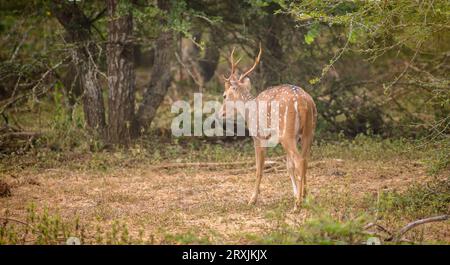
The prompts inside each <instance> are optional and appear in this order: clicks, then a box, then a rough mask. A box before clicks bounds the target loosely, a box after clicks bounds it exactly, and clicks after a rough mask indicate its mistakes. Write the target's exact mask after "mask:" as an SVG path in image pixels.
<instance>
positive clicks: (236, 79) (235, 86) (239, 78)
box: [220, 43, 262, 117]
mask: <svg viewBox="0 0 450 265" xmlns="http://www.w3.org/2000/svg"><path fill="white" fill-rule="evenodd" d="M234 51H235V48H233V50H232V51H231V55H230V66H231V71H230V76H229V77H225V76H224V77H223V78H224V80H225V84H224V88H225V90H224V93H223V104H222V108H221V111H220V113H221V116H222V117H224V116H225V115H226V107H225V105H226V103H227V102H236V101H239V100H241V101H246V100H248V98H249V97H250V90H251V82H250V78H248V75H250V73H251V72H253V70H255V68H256V66H257V65H258V63H259V60H260V59H261V53H262V49H261V43H260V44H259V53H258V56H257V57H256V59H255V63H254V64H253V66H252V67H250V69H248V70H247V71H245V72H244V73H243V74H241V75H238V73H237V65H238V63H239V62H240V61H241V59H242V57H241V58H239V59H238V60H237V61H236V62H234Z"/></svg>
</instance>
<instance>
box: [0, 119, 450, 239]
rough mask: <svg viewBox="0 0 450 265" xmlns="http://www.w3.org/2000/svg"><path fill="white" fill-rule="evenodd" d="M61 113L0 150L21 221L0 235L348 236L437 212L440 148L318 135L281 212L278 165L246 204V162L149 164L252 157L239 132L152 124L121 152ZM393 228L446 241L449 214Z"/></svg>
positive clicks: (282, 178)
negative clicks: (15, 145)
mask: <svg viewBox="0 0 450 265" xmlns="http://www.w3.org/2000/svg"><path fill="white" fill-rule="evenodd" d="M64 115H65V114H61V115H60V116H57V115H56V116H54V115H49V116H48V117H47V118H46V119H42V123H45V122H47V123H48V126H47V127H48V128H50V129H49V130H48V133H47V134H45V136H44V137H43V138H40V139H39V140H36V141H35V142H33V145H32V146H31V147H29V148H28V149H24V150H23V151H21V152H19V151H13V152H3V155H2V156H1V158H0V159H1V160H0V180H2V181H4V182H7V183H9V184H10V185H11V187H12V188H11V191H12V196H10V197H4V198H0V217H3V218H12V219H15V220H19V221H21V222H24V223H26V224H27V225H24V224H21V223H18V222H14V221H8V222H3V221H2V222H1V224H0V243H1V244H63V243H64V242H65V240H66V239H67V237H69V236H77V237H79V238H81V239H82V242H83V243H84V244H141V243H143V244H209V243H211V244H233V243H238V244H255V243H267V244H360V243H363V242H365V240H366V239H367V237H368V234H367V231H365V230H364V229H363V227H364V225H365V224H367V223H368V222H376V223H379V224H380V225H383V226H384V227H386V228H388V229H389V230H391V231H397V230H398V229H400V228H401V227H402V226H404V225H405V224H406V223H408V222H411V221H414V220H416V219H419V218H423V217H429V216H434V215H438V214H446V213H447V214H448V213H449V208H448V207H449V206H448V205H449V204H450V203H449V197H448V194H449V193H450V192H449V188H448V187H449V184H448V183H449V179H448V175H449V173H450V171H449V169H448V166H446V165H448V163H447V164H446V163H445V161H444V162H442V161H443V160H442V159H440V158H442V157H444V158H445V157H446V156H448V154H447V155H446V154H445V150H443V148H442V146H435V145H422V146H421V147H420V148H417V143H416V142H415V141H412V140H407V139H381V138H379V137H376V136H365V135H359V136H358V137H356V138H354V139H347V138H344V137H341V136H335V137H334V138H328V139H326V140H323V137H321V135H318V136H317V137H316V142H315V143H314V146H313V150H312V157H311V160H312V161H313V162H314V166H311V167H310V168H309V170H308V192H309V193H308V194H309V195H308V202H307V203H305V205H304V206H303V207H302V209H301V211H300V212H298V213H293V212H292V211H291V210H292V208H293V196H292V191H291V189H292V188H291V184H290V180H289V178H288V176H287V174H286V172H284V171H279V172H272V173H268V174H265V175H264V177H263V180H262V185H261V195H260V199H259V201H258V203H257V204H256V206H248V205H247V200H248V199H249V197H250V194H251V192H252V190H253V185H254V170H253V169H251V168H250V167H251V166H246V167H244V166H240V167H239V168H230V169H229V168H209V169H200V168H177V169H161V170H155V169H154V168H152V166H153V165H157V164H160V163H166V162H171V163H174V162H195V161H204V162H225V163H226V162H234V161H253V160H254V157H253V155H254V154H253V143H252V141H251V139H226V138H225V139H214V140H211V139H206V138H196V137H192V138H172V137H170V132H168V131H167V130H164V129H160V128H159V127H157V126H156V127H154V128H153V130H152V131H151V133H150V134H149V135H147V136H145V137H143V138H142V139H140V140H139V141H137V142H136V143H135V144H134V145H133V146H131V147H130V148H129V149H127V150H125V149H119V148H117V149H109V150H107V149H104V147H103V146H102V144H101V142H99V141H98V140H96V139H95V138H90V137H89V136H87V135H86V134H84V133H83V128H82V126H81V124H80V123H79V119H78V118H77V117H74V118H73V120H72V121H71V122H67V120H68V118H67V116H64ZM32 118H33V117H22V120H21V122H22V123H23V124H27V122H28V121H27V119H29V120H31V119H32ZM29 123H30V124H31V122H29ZM444 149H445V148H444ZM268 155H269V157H274V156H281V155H283V150H282V148H281V147H280V146H277V147H276V148H273V149H270V150H269V152H268ZM436 161H441V163H440V164H439V163H436ZM236 169H241V170H242V172H241V173H238V174H237V173H233V170H236ZM27 205H34V206H33V207H31V208H30V206H27ZM33 216H34V217H33ZM27 227H28V228H27ZM31 227H32V228H31ZM405 236H406V237H407V239H409V240H411V241H412V242H415V243H430V244H433V243H442V244H449V243H450V226H449V222H440V223H433V224H427V225H423V226H420V227H418V228H416V229H413V230H412V231H410V232H408V233H407V235H405Z"/></svg>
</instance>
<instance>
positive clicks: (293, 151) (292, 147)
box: [281, 140, 303, 211]
mask: <svg viewBox="0 0 450 265" xmlns="http://www.w3.org/2000/svg"><path fill="white" fill-rule="evenodd" d="M281 144H282V145H283V148H284V150H285V151H286V153H287V156H288V157H289V158H290V161H292V162H293V164H294V173H295V174H294V175H295V177H294V180H293V183H295V186H296V187H297V191H298V192H297V193H296V194H295V207H294V211H295V210H297V209H298V206H300V205H301V202H302V200H301V199H302V197H301V191H302V190H303V187H302V184H303V182H302V179H301V177H302V162H301V160H302V158H301V155H300V153H299V152H298V149H297V144H296V141H295V140H289V141H282V142H281Z"/></svg>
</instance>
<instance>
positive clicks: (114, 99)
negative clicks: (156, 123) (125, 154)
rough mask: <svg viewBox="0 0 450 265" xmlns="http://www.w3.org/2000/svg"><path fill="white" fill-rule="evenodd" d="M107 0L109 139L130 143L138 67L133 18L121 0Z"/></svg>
mask: <svg viewBox="0 0 450 265" xmlns="http://www.w3.org/2000/svg"><path fill="white" fill-rule="evenodd" d="M119 1H120V0H108V1H107V8H108V15H109V22H108V45H107V52H108V58H107V64H108V86H109V97H108V106H109V115H108V140H109V142H111V143H114V144H125V145H126V144H128V143H129V142H130V141H131V140H132V139H134V138H135V137H136V135H137V129H136V121H135V107H134V98H135V96H134V92H135V71H134V45H133V40H132V37H133V36H132V35H133V18H132V15H131V12H129V11H128V12H127V13H126V14H124V15H122V14H119V12H118V10H117V8H118V2H119Z"/></svg>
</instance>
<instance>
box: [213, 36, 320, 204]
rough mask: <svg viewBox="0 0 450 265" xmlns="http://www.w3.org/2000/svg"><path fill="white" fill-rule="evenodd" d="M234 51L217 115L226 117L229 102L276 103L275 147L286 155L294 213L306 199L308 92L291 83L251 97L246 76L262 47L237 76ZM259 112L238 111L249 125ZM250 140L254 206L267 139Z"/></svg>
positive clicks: (311, 113)
mask: <svg viewBox="0 0 450 265" xmlns="http://www.w3.org/2000/svg"><path fill="white" fill-rule="evenodd" d="M234 51H235V48H233V50H232V52H231V55H230V58H229V62H230V68H231V70H230V75H229V76H228V77H225V76H222V78H223V80H224V93H223V102H222V107H221V108H220V111H219V116H220V117H221V118H222V119H227V117H229V116H228V115H227V107H226V106H227V104H228V103H236V102H237V101H241V102H244V103H256V106H260V103H261V104H262V103H265V104H267V105H268V108H271V107H273V106H275V103H277V105H278V108H279V111H278V130H276V131H277V133H278V135H277V136H278V137H277V139H278V142H277V143H276V144H281V145H282V147H283V150H284V151H285V153H286V168H287V172H288V175H289V177H290V179H291V182H292V188H293V193H294V198H295V201H294V209H293V210H294V211H297V209H298V208H299V207H300V206H301V204H302V202H303V200H304V199H305V198H306V170H307V165H308V159H309V155H310V151H311V145H312V143H313V138H314V131H315V128H316V123H317V109H316V105H315V103H314V100H313V98H312V97H311V96H310V95H309V94H308V93H307V92H305V91H304V90H303V89H302V88H300V87H299V86H296V85H290V84H282V85H277V86H272V87H269V88H267V89H265V90H263V91H262V92H261V93H259V94H258V95H256V96H253V95H252V93H251V89H252V86H251V81H250V78H249V75H250V74H251V73H252V72H253V70H255V68H256V66H257V65H258V64H259V62H260V59H261V54H262V48H261V44H260V46H259V53H258V55H257V57H256V59H255V61H254V64H253V66H251V67H250V68H249V69H248V70H247V71H245V72H243V73H242V74H240V75H239V73H238V71H237V65H238V63H239V61H240V60H241V59H242V57H241V58H240V59H238V60H237V61H236V62H234ZM260 112H261V111H259V107H257V110H256V111H248V110H247V111H244V112H243V113H242V112H241V113H240V115H242V116H243V117H244V120H245V121H246V122H247V123H248V121H249V120H251V119H255V116H256V115H258V114H259V113H260ZM266 118H267V122H268V123H271V122H272V121H271V119H272V118H273V117H271V116H270V115H267V117H266ZM275 118H276V117H275ZM257 126H258V125H257ZM247 127H248V124H247ZM257 131H258V128H257ZM252 138H253V144H254V149H255V160H256V181H255V185H254V191H253V194H252V196H251V198H250V200H249V202H248V204H249V205H254V204H256V202H257V200H258V195H259V193H260V184H261V179H262V176H263V169H264V162H265V155H266V151H267V150H266V149H267V144H266V142H265V141H267V136H265V135H262V134H256V135H254V136H252ZM299 142H300V143H301V151H299V150H298V148H297V143H299Z"/></svg>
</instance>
